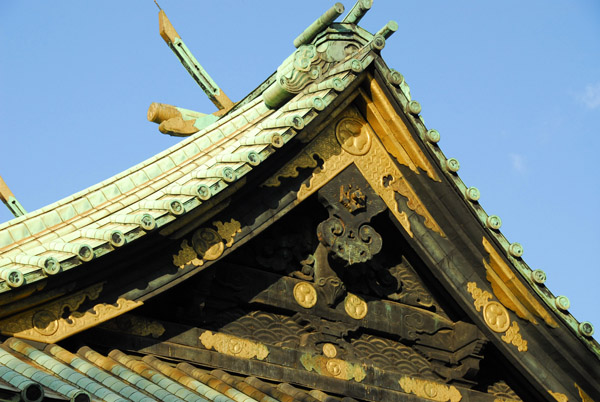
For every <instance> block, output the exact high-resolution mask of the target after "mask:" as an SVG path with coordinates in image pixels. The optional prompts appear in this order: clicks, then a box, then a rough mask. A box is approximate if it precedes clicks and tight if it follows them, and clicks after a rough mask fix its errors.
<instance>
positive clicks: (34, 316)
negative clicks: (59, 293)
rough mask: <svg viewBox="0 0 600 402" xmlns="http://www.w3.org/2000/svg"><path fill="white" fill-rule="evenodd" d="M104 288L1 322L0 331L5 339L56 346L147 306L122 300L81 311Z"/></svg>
mask: <svg viewBox="0 0 600 402" xmlns="http://www.w3.org/2000/svg"><path fill="white" fill-rule="evenodd" d="M102 287H103V283H100V284H97V285H94V286H91V287H89V288H87V289H84V290H82V291H79V292H77V293H74V294H73V295H70V296H67V297H63V298H60V299H58V300H56V301H53V302H50V303H47V304H45V305H43V306H41V307H39V308H37V309H33V310H29V311H26V312H24V313H21V314H17V315H16V316H13V317H11V318H10V319H7V320H3V321H2V322H0V331H1V332H2V334H4V335H11V336H15V337H17V338H23V339H31V340H34V341H38V342H44V343H54V342H58V341H60V340H62V339H64V338H67V337H68V336H71V335H73V334H76V333H78V332H81V331H83V330H85V329H88V328H91V327H94V326H96V325H98V324H100V323H102V322H105V321H108V320H110V319H112V318H114V317H117V316H119V315H121V314H123V313H125V312H127V311H130V310H132V309H134V308H136V307H138V306H141V305H142V304H143V303H142V302H138V301H133V300H127V299H123V298H119V299H118V300H117V302H116V305H112V304H105V303H100V304H96V305H95V306H94V307H93V308H91V309H90V310H87V311H85V312H79V311H77V309H78V308H79V306H81V305H82V304H83V302H84V301H86V300H89V301H92V300H96V299H97V298H98V296H99V295H100V292H101V291H102ZM64 311H70V312H71V314H69V316H68V317H66V318H63V317H62V315H63V312H64Z"/></svg>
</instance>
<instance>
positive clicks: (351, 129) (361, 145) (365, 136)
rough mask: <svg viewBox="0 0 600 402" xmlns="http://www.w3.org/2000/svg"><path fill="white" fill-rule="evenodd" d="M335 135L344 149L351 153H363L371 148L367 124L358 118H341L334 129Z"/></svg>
mask: <svg viewBox="0 0 600 402" xmlns="http://www.w3.org/2000/svg"><path fill="white" fill-rule="evenodd" d="M335 136H336V138H337V140H338V141H339V143H340V145H341V146H342V148H343V149H344V151H346V152H348V153H351V154H352V155H364V154H366V153H367V152H369V148H371V135H370V134H369V131H368V129H367V125H366V124H364V123H363V122H361V121H360V120H358V119H355V118H352V117H347V118H345V119H342V120H341V121H340V122H339V123H338V125H337V127H336V129H335Z"/></svg>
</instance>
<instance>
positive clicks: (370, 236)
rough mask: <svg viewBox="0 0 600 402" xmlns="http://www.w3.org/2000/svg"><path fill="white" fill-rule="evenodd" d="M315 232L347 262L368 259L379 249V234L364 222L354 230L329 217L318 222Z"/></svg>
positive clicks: (351, 262)
mask: <svg viewBox="0 0 600 402" xmlns="http://www.w3.org/2000/svg"><path fill="white" fill-rule="evenodd" d="M317 234H318V236H319V240H320V241H321V242H323V243H324V244H325V245H326V246H327V247H328V248H329V249H331V250H332V251H333V252H335V253H336V255H337V256H338V257H340V258H341V259H343V260H346V261H348V263H349V264H355V263H358V262H365V261H368V260H370V259H371V258H372V257H373V255H375V254H377V253H378V252H379V251H381V245H382V239H381V236H380V235H379V233H377V232H376V231H375V229H373V228H372V227H371V226H369V225H366V224H365V225H361V226H359V227H358V230H356V228H355V227H352V226H349V225H345V224H344V222H342V220H341V219H339V218H336V217H331V218H329V219H327V220H326V221H324V222H321V223H320V224H319V226H318V228H317Z"/></svg>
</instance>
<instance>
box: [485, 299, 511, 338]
mask: <svg viewBox="0 0 600 402" xmlns="http://www.w3.org/2000/svg"><path fill="white" fill-rule="evenodd" d="M483 318H484V320H485V323H486V324H487V325H488V327H490V329H491V330H492V331H494V332H504V331H506V330H507V329H508V327H509V326H510V317H509V316H508V311H506V308H504V306H503V305H502V304H500V303H498V302H495V301H491V302H488V303H486V305H485V306H483Z"/></svg>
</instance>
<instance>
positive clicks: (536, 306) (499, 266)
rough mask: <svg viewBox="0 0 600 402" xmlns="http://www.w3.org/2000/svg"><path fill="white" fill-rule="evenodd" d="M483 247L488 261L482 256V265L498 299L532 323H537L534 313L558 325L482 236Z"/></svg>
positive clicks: (551, 324) (552, 324)
mask: <svg viewBox="0 0 600 402" xmlns="http://www.w3.org/2000/svg"><path fill="white" fill-rule="evenodd" d="M483 247H484V248H485V250H486V251H487V253H488V255H489V262H488V261H486V259H485V258H484V259H483V265H484V266H485V269H486V273H487V279H488V281H490V283H491V285H492V290H493V292H494V295H495V296H496V297H497V298H498V300H500V302H501V303H502V304H503V305H504V306H505V307H507V308H509V309H510V310H512V311H514V312H515V313H516V314H517V315H518V316H519V317H520V318H524V319H526V320H528V321H529V322H531V323H532V324H537V320H536V319H535V317H534V315H535V316H537V317H540V318H542V319H543V320H544V321H545V322H546V324H548V325H549V326H551V327H553V328H556V327H558V324H557V322H556V320H554V318H552V316H551V315H550V313H549V312H548V311H547V310H546V309H545V308H544V307H543V306H542V305H541V304H540V303H539V302H538V301H537V300H536V299H535V296H534V295H533V293H532V292H530V291H529V290H528V289H527V288H526V287H525V285H524V284H523V283H522V282H521V281H520V280H519V279H518V278H517V276H516V275H515V273H514V272H513V270H512V269H510V267H509V266H508V264H507V263H506V262H505V261H504V260H503V259H502V257H501V256H500V254H498V252H497V251H496V249H495V248H494V247H493V246H492V244H491V243H490V242H489V240H488V239H486V238H485V237H484V238H483Z"/></svg>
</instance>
